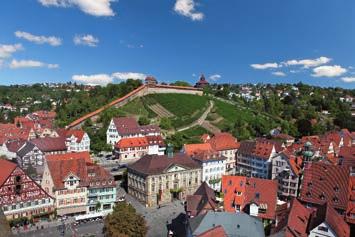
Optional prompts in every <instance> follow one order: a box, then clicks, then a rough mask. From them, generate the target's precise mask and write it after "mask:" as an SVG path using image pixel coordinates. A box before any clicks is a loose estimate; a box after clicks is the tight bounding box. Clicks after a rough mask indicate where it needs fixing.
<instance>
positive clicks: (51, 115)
mask: <svg viewBox="0 0 355 237" xmlns="http://www.w3.org/2000/svg"><path fill="white" fill-rule="evenodd" d="M32 114H33V115H35V116H38V117H39V118H42V119H55V117H56V116H57V113H56V112H54V111H46V110H38V111H35V112H33V113H32Z"/></svg>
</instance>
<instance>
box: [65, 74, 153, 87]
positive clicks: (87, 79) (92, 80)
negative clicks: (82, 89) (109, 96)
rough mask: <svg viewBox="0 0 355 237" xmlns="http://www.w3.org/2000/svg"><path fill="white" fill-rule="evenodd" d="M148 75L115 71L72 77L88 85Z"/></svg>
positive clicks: (102, 84) (142, 77) (104, 84)
mask: <svg viewBox="0 0 355 237" xmlns="http://www.w3.org/2000/svg"><path fill="white" fill-rule="evenodd" d="M146 77H147V76H146V75H145V74H143V73H138V72H115V73H112V74H111V75H110V74H105V73H102V74H94V75H73V76H72V79H73V80H74V81H77V82H79V83H82V84H86V85H100V86H106V85H107V84H108V83H113V82H114V79H116V80H127V79H141V80H143V79H145V78H146Z"/></svg>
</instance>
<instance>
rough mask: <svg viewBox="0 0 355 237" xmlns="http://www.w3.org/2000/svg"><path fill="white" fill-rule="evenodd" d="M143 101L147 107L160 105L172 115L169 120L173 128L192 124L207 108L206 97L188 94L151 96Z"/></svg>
mask: <svg viewBox="0 0 355 237" xmlns="http://www.w3.org/2000/svg"><path fill="white" fill-rule="evenodd" d="M143 101H144V103H146V104H147V105H148V106H154V105H156V104H158V105H161V106H162V107H163V108H165V109H166V110H167V111H169V112H170V113H171V114H172V115H174V116H173V117H171V118H170V119H171V122H172V126H173V127H174V128H179V127H182V126H185V125H188V124H190V123H192V122H194V121H195V120H197V119H198V118H199V117H200V116H201V115H202V114H203V112H204V111H205V110H206V109H207V107H208V98H207V97H205V96H197V95H188V94H151V95H147V96H145V97H144V98H143Z"/></svg>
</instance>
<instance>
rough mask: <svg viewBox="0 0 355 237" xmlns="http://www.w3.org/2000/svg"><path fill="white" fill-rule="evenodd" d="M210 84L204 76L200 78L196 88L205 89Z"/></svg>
mask: <svg viewBox="0 0 355 237" xmlns="http://www.w3.org/2000/svg"><path fill="white" fill-rule="evenodd" d="M209 84H210V83H208V81H207V80H206V78H205V76H204V75H203V74H202V75H201V77H200V80H199V81H198V82H196V84H195V87H196V88H204V87H205V86H208V85H209Z"/></svg>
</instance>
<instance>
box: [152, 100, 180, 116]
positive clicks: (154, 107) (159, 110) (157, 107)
mask: <svg viewBox="0 0 355 237" xmlns="http://www.w3.org/2000/svg"><path fill="white" fill-rule="evenodd" d="M148 107H149V109H151V110H152V111H153V112H154V113H156V114H157V115H158V116H159V117H160V118H170V117H174V116H175V115H174V114H173V113H171V112H170V111H168V110H167V109H165V108H164V107H163V106H162V105H161V104H159V103H157V104H153V105H148Z"/></svg>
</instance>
